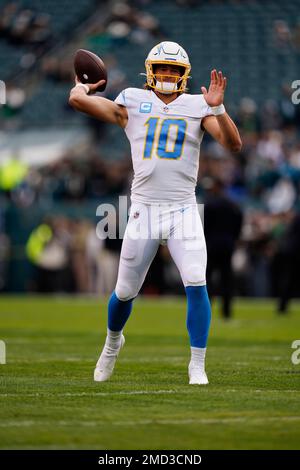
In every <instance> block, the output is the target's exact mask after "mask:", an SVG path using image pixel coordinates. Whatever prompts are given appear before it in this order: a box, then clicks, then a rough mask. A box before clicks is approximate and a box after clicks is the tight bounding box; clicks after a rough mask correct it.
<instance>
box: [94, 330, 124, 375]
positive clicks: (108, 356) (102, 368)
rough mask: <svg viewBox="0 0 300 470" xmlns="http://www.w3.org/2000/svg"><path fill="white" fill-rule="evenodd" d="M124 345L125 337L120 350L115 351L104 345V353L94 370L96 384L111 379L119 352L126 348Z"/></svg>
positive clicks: (122, 339) (122, 337) (122, 338)
mask: <svg viewBox="0 0 300 470" xmlns="http://www.w3.org/2000/svg"><path fill="white" fill-rule="evenodd" d="M124 344H125V337H124V336H123V335H122V336H121V342H120V347H119V349H117V350H114V349H112V348H110V347H109V346H107V345H106V344H105V345H104V348H103V351H102V353H101V355H100V357H99V359H98V362H97V364H96V367H95V370H94V380H95V382H105V380H108V379H109V378H110V376H111V375H112V373H113V370H114V367H115V363H116V360H117V357H118V355H119V352H120V350H121V348H122V347H123V346H124Z"/></svg>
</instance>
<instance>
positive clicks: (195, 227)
mask: <svg viewBox="0 0 300 470" xmlns="http://www.w3.org/2000/svg"><path fill="white" fill-rule="evenodd" d="M160 244H167V245H168V248H169V251H170V254H171V256H172V258H173V260H174V261H175V263H176V266H177V268H178V270H179V272H180V275H181V278H182V281H183V284H184V286H203V285H205V284H206V278H205V275H206V263H207V253H206V243H205V238H204V233H203V227H202V222H201V218H200V215H199V212H198V206H197V204H185V205H181V206H179V205H176V206H175V205H174V204H172V205H167V204H163V205H146V204H140V203H133V204H132V205H131V208H130V216H129V220H128V223H127V226H126V231H125V234H124V240H123V244H122V250H121V256H120V263H119V270H118V280H117V284H116V288H115V292H116V295H117V297H118V298H119V299H120V300H123V301H125V300H129V299H132V298H134V297H136V296H137V295H138V293H139V290H140V288H141V286H142V284H143V282H144V280H145V277H146V274H147V272H148V269H149V267H150V265H151V263H152V261H153V258H154V256H155V254H156V252H157V250H158V247H159V245H160Z"/></svg>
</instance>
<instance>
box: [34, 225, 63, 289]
mask: <svg viewBox="0 0 300 470" xmlns="http://www.w3.org/2000/svg"><path fill="white" fill-rule="evenodd" d="M70 240H71V236H70V232H69V227H68V220H67V219H66V218H65V217H61V216H60V217H51V218H47V219H46V220H45V221H44V222H43V223H41V224H40V225H39V226H38V227H36V228H35V229H34V230H33V231H32V232H31V234H30V236H29V239H28V242H27V245H26V254H27V257H28V259H29V261H30V262H31V263H32V265H33V266H34V267H35V268H36V269H35V271H36V276H35V289H36V290H37V292H69V291H70V290H72V289H71V283H72V276H71V274H72V271H71V269H70Z"/></svg>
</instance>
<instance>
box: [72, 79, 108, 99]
mask: <svg viewBox="0 0 300 470" xmlns="http://www.w3.org/2000/svg"><path fill="white" fill-rule="evenodd" d="M79 83H81V82H80V80H79V79H78V77H77V75H75V85H78V84H79ZM104 83H105V80H99V82H97V83H85V85H87V86H88V87H89V90H90V91H89V93H90V94H92V93H95V92H96V91H97V88H98V87H99V86H101V85H104ZM73 90H74V88H73V89H72V90H71V92H72V91H73Z"/></svg>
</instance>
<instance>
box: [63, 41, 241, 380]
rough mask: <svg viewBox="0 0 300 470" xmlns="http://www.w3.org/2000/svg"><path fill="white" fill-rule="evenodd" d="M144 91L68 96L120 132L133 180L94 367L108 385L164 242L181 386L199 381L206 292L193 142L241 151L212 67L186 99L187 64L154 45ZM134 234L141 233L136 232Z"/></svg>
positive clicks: (173, 46)
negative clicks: (176, 279)
mask: <svg viewBox="0 0 300 470" xmlns="http://www.w3.org/2000/svg"><path fill="white" fill-rule="evenodd" d="M145 66H146V78H147V83H146V85H145V87H144V89H139V88H127V89H125V90H123V91H122V92H121V93H120V94H119V96H118V97H117V98H116V99H115V101H114V102H113V101H110V100H108V99H106V98H103V97H99V96H90V95H91V94H92V93H93V92H95V90H96V89H97V87H98V86H99V85H101V84H103V83H104V82H103V81H99V82H98V83H97V84H88V85H87V84H81V83H79V82H78V80H77V79H76V86H75V87H74V88H73V89H72V90H71V93H70V99H69V102H70V104H71V106H73V107H74V108H75V109H76V110H78V111H82V112H85V113H87V114H89V115H90V116H93V117H95V118H98V119H100V120H103V121H106V122H110V123H112V124H117V125H118V126H121V127H122V128H123V129H124V131H125V133H126V135H127V137H128V139H129V141H130V145H131V153H132V162H133V169H134V179H133V183H132V190H131V208H130V215H129V220H128V224H127V228H126V231H125V235H124V240H123V244H122V250H121V256H120V264H119V272H118V279H117V284H116V287H115V290H114V292H113V293H112V295H111V297H110V300H109V303H108V328H107V337H106V341H105V345H104V348H103V350H102V353H101V355H100V357H99V360H98V362H97V364H96V368H95V371H94V380H95V381H99V382H101V381H105V380H107V379H108V378H109V377H110V376H111V374H112V372H113V368H114V365H115V362H116V359H117V356H118V354H119V352H120V349H121V347H122V346H123V344H124V342H125V339H124V336H123V329H124V326H125V324H126V321H127V319H128V317H129V315H130V313H131V310H132V304H133V300H134V298H135V297H136V296H137V295H138V293H139V290H140V288H141V286H142V284H143V282H144V279H145V276H146V274H147V271H148V269H149V266H150V264H151V262H152V260H153V258H154V256H155V254H156V252H157V249H158V247H159V244H160V243H166V244H167V246H168V248H169V251H170V253H171V256H172V258H173V259H174V261H175V263H176V265H177V267H178V269H179V272H180V274H181V278H182V281H183V284H184V286H185V291H186V296H187V330H188V334H189V338H190V346H191V358H190V362H189V366H188V375H189V383H190V384H199V385H201V384H207V383H208V378H207V375H206V372H205V355H206V346H207V339H208V333H209V326H210V320H211V309H210V302H209V298H208V294H207V289H206V279H205V274H206V261H207V255H206V244H205V239H204V234H203V227H202V223H201V219H200V216H199V212H198V209H197V204H196V198H195V186H196V181H197V173H198V163H199V152H200V144H201V141H202V138H203V134H204V132H205V131H207V132H208V133H209V134H211V136H212V137H213V138H214V139H215V140H216V141H217V142H219V143H220V144H221V145H223V146H224V147H225V148H227V149H229V150H230V151H232V152H238V151H240V149H241V145H242V143H241V138H240V135H239V132H238V130H237V128H236V126H235V124H234V122H233V121H232V119H231V118H230V117H229V115H228V114H227V112H226V110H225V107H224V104H223V100H224V92H225V88H226V81H227V80H226V78H225V77H223V74H222V72H221V71H219V72H217V71H216V70H212V71H211V77H210V86H209V88H208V90H207V89H206V88H205V87H201V91H202V93H201V94H195V95H191V94H188V93H187V83H188V79H189V74H190V71H191V64H190V61H189V57H188V55H187V53H186V51H185V50H184V49H183V48H182V47H181V46H180V45H179V44H177V43H174V42H169V41H165V42H162V43H160V44H158V45H157V46H155V47H154V48H153V49H152V50H151V51H150V52H149V54H148V57H147V58H146V61H145ZM141 232H143V233H142V235H141Z"/></svg>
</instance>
